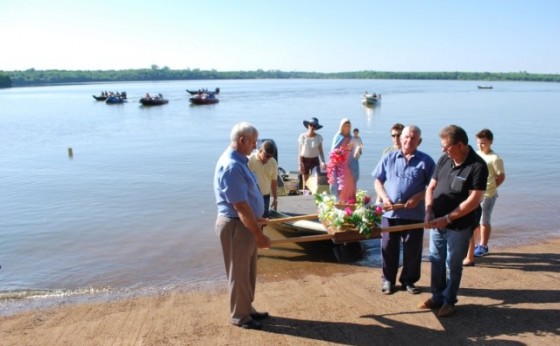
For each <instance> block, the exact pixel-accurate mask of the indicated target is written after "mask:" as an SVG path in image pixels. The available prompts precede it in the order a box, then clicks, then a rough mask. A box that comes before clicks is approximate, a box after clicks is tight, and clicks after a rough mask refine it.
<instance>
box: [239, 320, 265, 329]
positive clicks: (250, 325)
mask: <svg viewBox="0 0 560 346" xmlns="http://www.w3.org/2000/svg"><path fill="white" fill-rule="evenodd" d="M239 326H240V327H241V328H243V329H256V330H261V329H262V324H260V323H259V322H257V321H255V320H254V319H250V320H248V321H247V322H245V323H243V324H241V325H239Z"/></svg>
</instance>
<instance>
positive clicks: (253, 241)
mask: <svg viewBox="0 0 560 346" xmlns="http://www.w3.org/2000/svg"><path fill="white" fill-rule="evenodd" d="M303 125H304V126H305V127H306V128H307V131H306V132H305V133H302V134H301V135H300V136H299V138H298V157H299V161H298V163H299V169H300V173H301V174H302V177H303V182H304V183H305V182H306V181H307V178H308V177H309V175H310V174H311V172H312V171H313V169H325V168H326V167H327V162H326V161H325V155H324V151H323V138H322V136H321V135H320V134H318V133H317V132H316V131H317V130H319V129H321V128H322V126H321V125H320V124H319V120H318V119H317V118H312V119H310V120H306V121H304V122H303ZM351 129H352V128H351V122H350V120H349V119H342V120H341V122H340V127H339V130H338V132H337V133H336V134H335V136H334V138H333V142H332V145H331V155H332V153H333V152H334V151H336V150H338V151H339V152H343V153H345V155H343V156H344V160H343V162H339V163H338V164H339V165H342V166H341V167H337V169H335V170H332V171H330V172H335V174H340V176H338V177H336V178H337V179H334V180H332V182H334V183H331V193H333V194H334V195H336V196H337V197H338V199H339V201H341V202H349V201H351V200H353V199H355V194H356V183H357V181H358V179H359V164H358V160H359V158H360V156H361V155H362V152H363V144H362V142H361V138H360V136H359V130H358V129H354V131H353V135H352V134H351V132H352V130H351ZM391 137H392V139H393V145H392V146H391V147H390V148H387V149H386V150H385V151H384V154H383V156H382V158H381V159H380V161H379V162H378V164H377V165H376V167H375V169H374V170H373V172H372V176H373V179H374V188H375V191H376V193H377V195H378V202H379V203H382V204H383V208H384V210H385V213H384V215H383V219H382V225H381V226H382V227H389V226H396V225H408V224H415V223H419V222H423V224H424V227H421V228H419V229H414V230H408V231H401V232H391V233H382V240H381V244H382V263H383V265H382V292H383V293H384V294H392V293H394V292H395V291H396V288H397V286H396V282H397V274H398V270H399V257H400V246H401V244H402V247H403V265H402V270H401V274H400V276H399V278H398V281H399V282H400V284H401V289H403V290H405V291H407V292H409V293H412V294H418V293H420V289H418V288H417V287H416V286H415V283H416V282H418V280H419V279H420V272H421V271H420V267H421V259H422V239H423V233H424V228H427V229H429V230H430V251H429V252H430V262H431V284H430V286H431V293H432V296H431V297H430V298H429V299H428V300H426V301H425V302H423V303H422V304H420V305H419V308H422V309H438V316H440V317H446V316H450V315H452V314H453V313H454V312H455V304H456V303H457V292H458V289H459V285H460V281H461V277H462V270H463V266H469V265H474V259H473V257H474V256H483V255H486V254H487V253H488V251H489V250H488V239H489V235H490V230H491V227H490V215H491V212H492V208H493V206H494V203H495V200H496V197H497V193H496V189H497V187H498V186H500V185H501V184H502V183H503V181H504V179H505V171H504V167H503V161H502V159H501V158H500V157H499V156H498V155H497V154H495V153H494V152H493V151H492V149H491V145H492V142H493V134H492V132H491V131H490V130H488V129H484V130H482V131H480V132H479V133H477V135H476V137H477V144H478V148H479V151H478V152H475V150H474V149H473V148H472V146H470V145H469V140H468V136H467V133H466V132H465V130H464V129H463V128H461V127H459V126H456V125H449V126H446V127H444V128H443V129H442V130H441V131H440V133H439V138H440V144H441V150H442V152H443V155H442V156H441V157H440V158H439V159H438V161H437V162H436V161H434V160H433V159H432V158H431V157H430V156H429V155H428V154H426V153H424V152H422V151H420V150H418V147H419V146H420V144H421V143H422V132H421V130H420V128H419V127H418V126H415V125H408V126H403V125H401V124H395V125H394V126H393V127H392V128H391ZM230 139H231V143H230V145H229V146H228V148H227V149H226V151H225V152H224V153H223V154H222V156H221V157H220V159H219V160H218V163H217V165H216V170H215V174H214V192H215V196H216V201H217V205H218V218H217V221H216V233H217V235H218V236H219V237H220V240H221V244H222V251H223V257H224V264H225V268H226V274H227V278H228V291H229V293H230V313H231V323H232V324H234V325H237V326H240V327H243V328H247V329H261V327H262V325H261V324H260V323H259V320H262V319H265V318H267V317H268V313H267V312H258V311H257V310H256V309H255V308H254V307H253V305H252V302H253V299H254V291H255V283H256V260H257V248H268V247H270V239H269V238H268V237H267V236H266V235H264V233H263V217H264V216H266V215H267V212H265V208H268V207H269V206H270V205H272V206H273V207H277V190H276V186H277V182H276V180H274V183H271V184H270V186H264V188H263V187H261V189H259V187H260V186H259V184H258V181H259V180H258V179H257V177H256V175H255V174H254V173H253V172H252V170H253V171H255V169H257V170H259V171H261V172H262V173H263V174H266V175H268V179H269V181H273V178H275V177H276V176H277V170H278V166H277V163H276V160H275V159H274V158H273V156H274V155H275V153H276V148H275V146H274V144H273V143H271V142H267V141H265V142H263V143H262V145H261V147H260V148H259V150H258V151H257V152H256V153H253V150H254V149H256V143H257V139H258V131H257V129H256V128H254V127H253V126H252V125H250V124H248V123H239V124H236V125H235V126H234V128H233V129H232V131H231V135H230ZM331 158H332V156H331ZM331 161H332V160H331ZM330 164H331V162H329V165H330ZM251 167H253V168H251ZM255 167H257V168H255ZM263 167H266V169H263ZM330 168H331V167H329V169H330ZM338 178H340V179H338ZM264 185H268V184H264ZM304 188H305V187H304ZM271 194H272V196H273V200H272V203H271V202H270V195H271ZM267 198H268V199H267ZM475 230H480V231H479V232H478V233H480V244H479V245H476V246H475V242H476V237H477V236H478V235H476V236H474V237H473V233H474V232H475ZM469 247H470V248H471V250H469ZM471 263H472V264H471Z"/></svg>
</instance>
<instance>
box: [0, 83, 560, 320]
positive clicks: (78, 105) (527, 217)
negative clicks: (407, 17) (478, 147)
mask: <svg viewBox="0 0 560 346" xmlns="http://www.w3.org/2000/svg"><path fill="white" fill-rule="evenodd" d="M477 84H483V83H479V82H473V81H408V80H390V81H389V80H248V81H245V80H242V81H230V80H227V81H225V80H214V81H172V82H137V83H111V84H84V85H63V86H45V87H26V88H12V89H3V90H0V192H1V193H0V237H1V241H0V266H1V269H0V300H1V301H2V304H1V307H0V313H10V312H14V311H18V310H20V309H25V308H29V307H34V306H42V305H45V304H47V305H48V303H49V302H51V303H52V302H53V301H58V302H59V303H60V301H66V300H68V299H69V297H74V296H78V297H81V299H82V300H84V299H85V300H87V299H89V297H93V296H99V295H105V296H108V297H111V296H114V295H118V294H127V293H130V292H136V294H138V292H140V294H142V293H149V292H156V293H157V292H162V291H166V290H169V289H181V288H186V287H192V286H200V285H206V284H211V283H213V282H217V281H220V280H223V278H224V273H223V265H222V259H221V254H220V249H219V244H218V240H217V238H216V236H215V234H214V231H213V224H214V220H215V214H216V208H215V206H214V196H213V192H212V175H213V171H214V165H215V162H216V159H217V158H218V157H219V155H220V154H221V153H222V151H223V150H224V149H225V147H226V146H227V145H228V138H229V132H230V129H231V127H232V126H233V124H235V123H237V122H239V121H249V122H251V123H253V124H254V125H255V126H256V127H257V128H258V129H259V131H260V137H261V138H272V139H274V140H275V141H276V143H277V145H278V148H279V165H280V166H281V167H283V168H284V169H285V170H287V171H290V170H295V169H296V168H297V156H296V154H297V137H298V135H299V134H300V133H301V132H304V131H305V129H304V127H303V124H302V121H303V120H305V119H309V118H310V117H317V118H319V120H320V122H321V124H322V125H323V126H324V127H323V129H321V130H320V131H319V133H321V134H322V135H323V137H324V138H325V141H326V145H325V147H329V146H330V143H331V138H332V136H333V135H334V133H335V131H336V130H337V128H338V125H339V122H340V119H342V118H344V117H348V118H350V119H351V121H352V125H353V127H358V128H360V132H361V136H362V139H363V142H364V154H363V156H362V158H361V160H360V164H361V179H360V181H359V187H360V188H362V189H365V190H368V191H370V192H371V191H372V190H373V188H372V184H373V181H372V179H371V176H370V172H371V171H372V170H373V168H374V166H375V164H376V163H377V161H378V160H379V158H380V155H381V152H382V150H383V148H385V147H386V146H388V145H390V137H389V128H390V127H391V125H392V124H393V123H395V122H402V123H404V124H411V123H413V124H416V125H418V126H420V127H421V129H422V131H423V142H422V144H421V146H420V150H423V151H425V152H427V153H428V154H430V155H431V156H432V157H433V158H434V160H437V158H438V157H439V156H440V155H441V151H440V146H439V138H438V132H439V130H440V129H441V128H442V127H444V126H446V125H448V124H458V125H461V126H462V127H464V128H465V130H467V132H468V134H469V137H470V139H471V141H472V143H473V144H475V143H476V141H475V137H474V134H475V133H476V132H478V131H479V130H480V129H482V128H485V127H487V128H490V129H491V130H492V131H493V132H494V135H495V140H494V145H493V148H494V150H495V151H496V152H498V153H499V154H500V155H501V156H502V157H503V158H504V161H505V167H506V173H507V179H506V182H505V183H504V185H503V186H502V187H501V188H500V190H499V195H500V197H499V199H498V202H497V203H496V207H495V211H494V214H493V226H494V232H493V235H492V240H491V243H492V245H493V246H495V247H499V246H506V245H517V244H524V243H528V242H531V243H534V242H538V241H542V240H543V239H546V238H547V237H550V236H558V235H559V234H560V233H559V226H558V222H557V221H558V217H557V210H558V209H559V207H560V202H559V198H558V197H559V195H560V192H559V189H558V187H557V185H556V184H557V182H558V181H559V178H560V170H559V169H558V167H560V153H559V151H558V149H559V148H560V136H558V134H557V129H558V128H559V127H560V126H559V125H560V120H559V119H560V103H559V102H558V100H560V84H553V83H522V82H496V83H493V86H494V89H492V90H479V89H477ZM201 87H206V88H208V89H214V88H215V87H220V88H221V90H222V92H221V95H220V103H218V104H216V105H211V106H190V105H189V101H188V95H187V93H186V92H185V89H198V88H201ZM101 90H114V91H127V93H128V95H129V102H128V103H126V104H123V105H106V104H104V103H103V102H96V101H95V100H94V99H93V98H92V97H91V95H92V94H96V95H97V94H99V93H100V91H101ZM366 90H367V91H369V92H377V93H381V94H382V95H383V99H382V102H381V103H380V104H378V105H377V106H375V107H373V108H368V107H364V106H362V104H361V95H362V94H363V93H364V91H366ZM146 92H150V93H162V94H163V95H164V96H165V97H166V98H168V99H169V100H170V101H169V104H167V105H164V106H161V107H152V108H146V107H142V106H140V104H139V103H138V100H139V98H140V97H142V95H144V94H145V93H146ZM69 148H71V149H72V153H73V155H72V156H69V153H68V150H69ZM280 208H282V206H280ZM61 297H62V298H61ZM57 299H58V300H57Z"/></svg>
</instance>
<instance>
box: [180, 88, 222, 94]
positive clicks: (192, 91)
mask: <svg viewBox="0 0 560 346" xmlns="http://www.w3.org/2000/svg"><path fill="white" fill-rule="evenodd" d="M187 92H188V93H189V94H191V95H193V96H194V95H199V94H203V93H205V94H219V93H220V88H216V89H215V90H214V91H211V90H208V89H198V90H189V89H187Z"/></svg>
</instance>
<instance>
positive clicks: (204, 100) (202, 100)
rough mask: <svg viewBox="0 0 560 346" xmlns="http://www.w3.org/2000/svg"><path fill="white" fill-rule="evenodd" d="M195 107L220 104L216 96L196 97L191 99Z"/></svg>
mask: <svg viewBox="0 0 560 346" xmlns="http://www.w3.org/2000/svg"><path fill="white" fill-rule="evenodd" d="M189 100H190V101H191V103H192V104H193V105H212V104H214V103H218V102H220V100H219V99H218V98H217V97H216V95H215V94H202V95H196V96H193V97H191V98H190V99H189Z"/></svg>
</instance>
